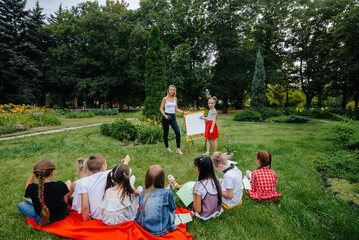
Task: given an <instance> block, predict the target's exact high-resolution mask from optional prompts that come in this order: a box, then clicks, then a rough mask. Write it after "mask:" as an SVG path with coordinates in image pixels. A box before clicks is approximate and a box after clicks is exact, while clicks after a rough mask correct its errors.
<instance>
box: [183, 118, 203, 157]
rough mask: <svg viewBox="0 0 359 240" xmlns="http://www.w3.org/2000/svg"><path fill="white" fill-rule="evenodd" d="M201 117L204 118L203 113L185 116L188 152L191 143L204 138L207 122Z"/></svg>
mask: <svg viewBox="0 0 359 240" xmlns="http://www.w3.org/2000/svg"><path fill="white" fill-rule="evenodd" d="M201 117H204V112H203V111H201V112H194V113H190V114H186V115H184V123H185V126H186V139H187V147H188V152H189V144H188V142H189V141H193V140H197V139H202V138H204V132H205V131H206V122H205V120H204V119H201Z"/></svg>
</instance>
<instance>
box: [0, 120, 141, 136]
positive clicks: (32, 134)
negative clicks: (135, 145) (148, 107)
mask: <svg viewBox="0 0 359 240" xmlns="http://www.w3.org/2000/svg"><path fill="white" fill-rule="evenodd" d="M127 120H130V121H132V120H134V118H127ZM106 123H111V122H106ZM101 124H103V123H94V124H90V125H85V126H78V127H69V128H61V129H56V130H49V131H44V132H36V133H29V134H24V135H18V136H12V137H4V138H0V142H1V141H6V140H11V139H16V138H24V137H31V136H36V135H41V134H51V133H58V132H65V131H71V130H76V129H80V128H85V127H93V126H98V125H101Z"/></svg>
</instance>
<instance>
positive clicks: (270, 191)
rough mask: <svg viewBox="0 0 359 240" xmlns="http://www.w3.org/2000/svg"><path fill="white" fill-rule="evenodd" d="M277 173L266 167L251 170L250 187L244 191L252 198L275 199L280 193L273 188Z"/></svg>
mask: <svg viewBox="0 0 359 240" xmlns="http://www.w3.org/2000/svg"><path fill="white" fill-rule="evenodd" d="M276 184H277V175H276V174H275V172H274V171H273V170H271V169H269V168H268V167H262V168H260V169H257V170H255V171H253V172H252V175H251V188H252V190H247V191H246V192H247V193H248V194H249V195H250V196H251V198H253V199H257V200H269V201H275V200H277V199H278V198H280V197H281V194H280V193H279V192H277V191H276V190H275V186H276Z"/></svg>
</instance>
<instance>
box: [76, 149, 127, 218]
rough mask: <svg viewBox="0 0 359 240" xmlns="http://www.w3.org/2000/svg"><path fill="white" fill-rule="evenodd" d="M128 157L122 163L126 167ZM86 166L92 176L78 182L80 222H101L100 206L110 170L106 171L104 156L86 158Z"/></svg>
mask: <svg viewBox="0 0 359 240" xmlns="http://www.w3.org/2000/svg"><path fill="white" fill-rule="evenodd" d="M129 161H130V156H128V155H127V156H126V158H125V159H124V163H125V164H126V165H127V164H128V162H129ZM86 165H87V167H88V170H89V171H90V173H91V174H92V175H91V176H88V177H85V178H82V179H81V182H78V183H77V184H76V185H78V188H79V189H78V193H79V194H81V209H80V210H81V212H79V213H81V214H82V220H83V221H87V220H90V219H97V220H102V210H101V208H100V204H101V203H102V200H103V195H104V192H105V187H106V179H107V175H108V173H109V172H110V171H111V170H108V171H106V168H107V163H106V159H105V156H104V155H102V154H96V155H93V156H91V157H89V158H88V160H87V162H86Z"/></svg>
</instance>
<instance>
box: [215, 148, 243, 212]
mask: <svg viewBox="0 0 359 240" xmlns="http://www.w3.org/2000/svg"><path fill="white" fill-rule="evenodd" d="M212 162H213V166H214V168H215V169H216V170H217V171H218V172H221V173H223V174H224V175H223V180H222V181H223V182H222V183H221V188H222V206H223V207H224V208H225V209H231V208H234V207H236V206H239V205H241V203H242V195H243V182H242V172H241V171H240V170H239V169H238V168H237V167H236V166H234V165H233V164H229V163H228V161H227V158H226V157H225V156H224V155H223V154H222V153H221V152H215V153H213V155H212Z"/></svg>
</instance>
